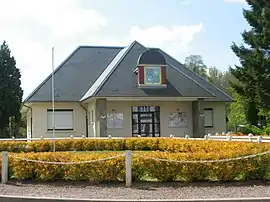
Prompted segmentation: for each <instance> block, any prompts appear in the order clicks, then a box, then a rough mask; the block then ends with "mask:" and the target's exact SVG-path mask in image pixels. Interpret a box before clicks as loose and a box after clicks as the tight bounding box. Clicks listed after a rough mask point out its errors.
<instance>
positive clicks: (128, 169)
mask: <svg viewBox="0 0 270 202" xmlns="http://www.w3.org/2000/svg"><path fill="white" fill-rule="evenodd" d="M131 156H132V153H131V151H130V150H127V151H126V152H125V164H126V186H127V187H130V186H131V184H132V168H131Z"/></svg>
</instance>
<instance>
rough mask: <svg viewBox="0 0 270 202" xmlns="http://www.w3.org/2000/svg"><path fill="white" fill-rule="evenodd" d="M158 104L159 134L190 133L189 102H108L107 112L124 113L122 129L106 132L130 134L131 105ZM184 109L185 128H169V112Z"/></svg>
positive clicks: (121, 134) (119, 134)
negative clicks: (186, 123) (186, 117)
mask: <svg viewBox="0 0 270 202" xmlns="http://www.w3.org/2000/svg"><path fill="white" fill-rule="evenodd" d="M139 105H141V106H160V130H161V136H163V137H164V136H170V134H174V136H178V137H181V136H185V134H189V135H190V134H192V117H191V116H192V111H191V110H192V105H191V102H145V103H143V102H108V104H107V110H108V112H110V111H112V109H114V110H115V111H116V112H122V113H123V114H124V129H108V133H110V134H111V135H112V136H116V137H117V136H123V137H126V136H132V130H131V128H132V120H131V106H139ZM177 109H179V110H180V111H185V112H187V114H188V117H189V120H188V127H186V128H169V127H168V116H169V113H171V112H177Z"/></svg>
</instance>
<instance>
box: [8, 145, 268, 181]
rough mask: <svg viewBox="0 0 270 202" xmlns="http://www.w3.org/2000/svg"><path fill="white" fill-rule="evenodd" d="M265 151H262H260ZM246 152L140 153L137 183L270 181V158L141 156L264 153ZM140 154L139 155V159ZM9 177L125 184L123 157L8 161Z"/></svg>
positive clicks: (72, 155) (135, 162) (60, 155)
mask: <svg viewBox="0 0 270 202" xmlns="http://www.w3.org/2000/svg"><path fill="white" fill-rule="evenodd" d="M260 150H261V151H263V149H260ZM261 151H259V150H257V149H254V150H252V151H247V150H243V151H241V152H239V153H236V152H235V151H230V150H228V151H226V152H224V151H223V152H222V151H219V152H209V153H206V152H194V153H190V152H188V153H171V152H160V151H149V152H146V151H137V152H134V155H133V158H132V170H133V177H134V180H146V181H149V180H157V181H163V182H164V181H186V182H191V181H201V180H203V181H205V180H207V181H232V180H248V179H258V180H269V178H270V167H269V162H270V155H264V156H260V157H256V158H252V159H245V160H238V161H232V162H224V163H203V164H200V163H184V164H181V163H173V162H162V161H159V160H151V159H145V158H142V157H141V156H146V157H153V158H162V159H170V160H205V159H224V158H231V157H237V156H243V155H248V154H250V153H256V152H261ZM123 153H124V152H56V153H47V152H43V153H20V154H18V153H13V154H12V155H16V156H18V157H23V158H28V159H36V160H43V161H53V162H55V161H61V162H69V161H76V162H77V161H86V160H92V159H102V158H106V157H112V156H116V155H119V154H123ZM139 155H140V156H139ZM9 175H10V177H11V178H13V179H18V180H24V179H34V180H38V181H55V180H72V181H75V180H78V181H97V182H105V181H124V179H125V162H124V156H123V157H118V158H116V159H111V160H107V161H102V162H95V163H88V164H79V165H51V164H41V163H32V162H26V161H23V160H18V159H15V158H12V157H10V158H9Z"/></svg>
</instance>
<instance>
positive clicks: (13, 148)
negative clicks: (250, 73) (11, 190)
mask: <svg viewBox="0 0 270 202" xmlns="http://www.w3.org/2000/svg"><path fill="white" fill-rule="evenodd" d="M52 146H53V142H52V141H47V140H40V141H33V142H17V141H0V150H1V151H9V152H49V151H52ZM262 148H263V149H266V150H270V144H269V143H260V144H257V143H249V142H226V141H214V140H208V141H206V140H185V139H177V138H124V139H80V140H74V139H73V140H56V150H57V151H103V150H110V151H123V150H147V151H168V152H198V151H203V152H216V151H227V150H234V151H236V152H238V150H239V151H242V150H245V151H247V152H248V151H250V150H254V149H255V150H256V149H262Z"/></svg>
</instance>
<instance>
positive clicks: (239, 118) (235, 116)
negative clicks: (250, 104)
mask: <svg viewBox="0 0 270 202" xmlns="http://www.w3.org/2000/svg"><path fill="white" fill-rule="evenodd" d="M230 91H231V94H232V96H233V99H234V102H233V103H231V104H230V106H229V109H228V119H229V125H230V126H233V127H234V128H235V129H236V127H237V126H238V125H240V124H246V114H245V108H244V102H243V100H242V99H241V97H240V96H239V95H238V94H237V93H236V92H235V91H234V90H233V89H230Z"/></svg>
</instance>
